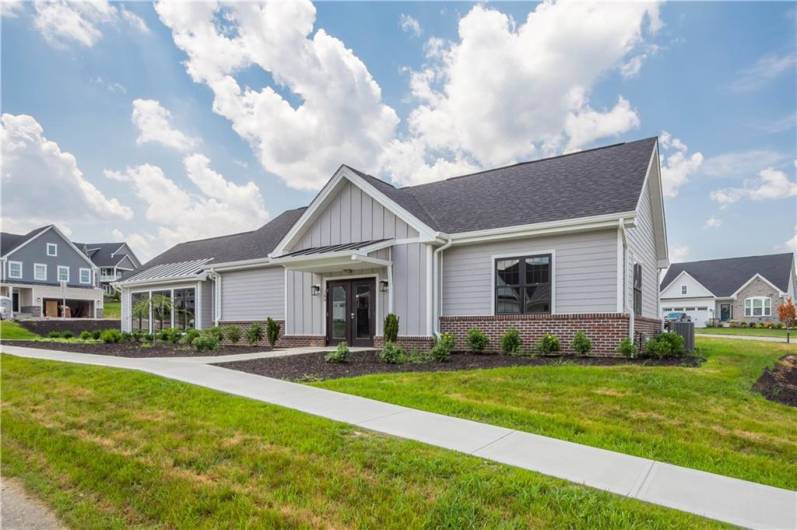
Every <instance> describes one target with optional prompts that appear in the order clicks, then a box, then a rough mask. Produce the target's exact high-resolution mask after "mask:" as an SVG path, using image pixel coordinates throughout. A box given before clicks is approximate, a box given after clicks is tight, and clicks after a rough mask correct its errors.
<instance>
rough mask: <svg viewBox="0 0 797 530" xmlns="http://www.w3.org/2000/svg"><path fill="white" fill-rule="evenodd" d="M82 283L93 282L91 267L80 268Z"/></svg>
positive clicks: (88, 283)
mask: <svg viewBox="0 0 797 530" xmlns="http://www.w3.org/2000/svg"><path fill="white" fill-rule="evenodd" d="M80 283H83V284H87V285H90V284H91V269H84V268H81V269H80Z"/></svg>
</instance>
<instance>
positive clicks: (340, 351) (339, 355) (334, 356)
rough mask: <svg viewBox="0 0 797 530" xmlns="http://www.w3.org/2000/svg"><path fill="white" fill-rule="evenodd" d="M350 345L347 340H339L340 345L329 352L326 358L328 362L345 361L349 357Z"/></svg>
mask: <svg viewBox="0 0 797 530" xmlns="http://www.w3.org/2000/svg"><path fill="white" fill-rule="evenodd" d="M349 353H350V352H349V345H348V344H346V341H343V342H339V343H338V347H337V348H335V349H334V350H332V351H331V352H329V353H327V354H326V355H325V356H324V360H325V361H326V362H328V363H345V362H346V360H347V359H348V358H349Z"/></svg>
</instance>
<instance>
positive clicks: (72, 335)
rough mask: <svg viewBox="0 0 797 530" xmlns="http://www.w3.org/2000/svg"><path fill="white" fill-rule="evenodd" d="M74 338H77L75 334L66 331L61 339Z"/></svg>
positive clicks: (62, 333)
mask: <svg viewBox="0 0 797 530" xmlns="http://www.w3.org/2000/svg"><path fill="white" fill-rule="evenodd" d="M74 336H75V334H74V333H72V332H71V331H69V330H68V329H66V330H64V331H62V332H61V338H62V339H71V338H72V337H74Z"/></svg>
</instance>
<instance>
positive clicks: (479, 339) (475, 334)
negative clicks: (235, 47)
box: [468, 328, 490, 353]
mask: <svg viewBox="0 0 797 530" xmlns="http://www.w3.org/2000/svg"><path fill="white" fill-rule="evenodd" d="M489 342H490V339H489V338H488V337H487V335H485V334H484V332H483V331H482V330H480V329H479V328H471V329H469V330H468V346H469V347H470V351H472V352H474V353H481V352H483V351H484V348H486V347H487V344H488V343H489Z"/></svg>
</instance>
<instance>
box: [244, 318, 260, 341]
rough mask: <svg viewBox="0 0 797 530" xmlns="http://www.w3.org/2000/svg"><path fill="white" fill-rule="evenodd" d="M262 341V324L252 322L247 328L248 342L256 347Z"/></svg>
mask: <svg viewBox="0 0 797 530" xmlns="http://www.w3.org/2000/svg"><path fill="white" fill-rule="evenodd" d="M261 340H263V324H261V323H260V322H252V324H250V325H249V327H248V328H246V341H247V342H248V343H249V344H251V345H253V346H254V345H255V344H257V343H258V342H260V341H261Z"/></svg>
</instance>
